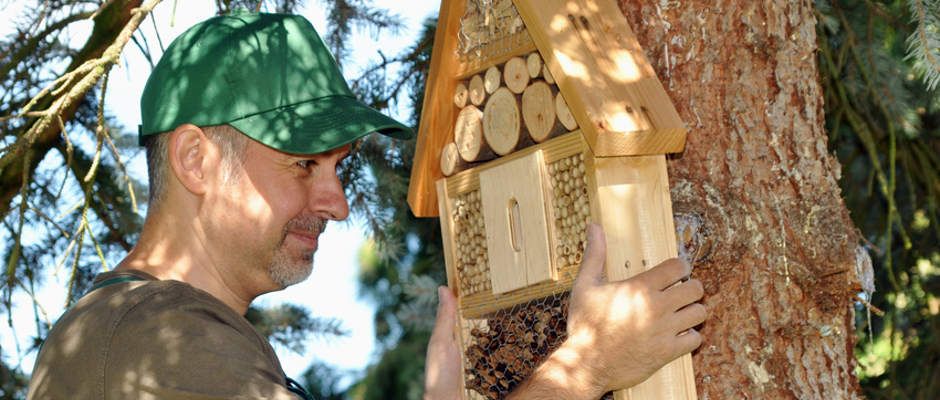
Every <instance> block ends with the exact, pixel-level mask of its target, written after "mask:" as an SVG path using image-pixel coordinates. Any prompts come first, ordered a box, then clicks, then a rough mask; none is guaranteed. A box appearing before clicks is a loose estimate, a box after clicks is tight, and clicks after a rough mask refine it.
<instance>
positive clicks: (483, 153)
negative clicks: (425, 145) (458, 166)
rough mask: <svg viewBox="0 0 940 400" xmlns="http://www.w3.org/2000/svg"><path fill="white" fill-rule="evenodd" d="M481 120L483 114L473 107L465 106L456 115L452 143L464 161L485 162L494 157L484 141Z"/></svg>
mask: <svg viewBox="0 0 940 400" xmlns="http://www.w3.org/2000/svg"><path fill="white" fill-rule="evenodd" d="M482 120H483V112H481V111H480V109H479V108H476V107H475V106H466V107H464V108H463V110H460V114H458V115H457V124H456V126H455V127H454V142H455V143H456V145H457V153H458V154H460V158H462V159H463V160H464V161H467V162H473V161H485V160H490V159H492V158H493V157H494V156H495V155H494V154H493V151H492V150H490V147H489V146H487V144H486V141H485V140H484V137H483V126H482Z"/></svg>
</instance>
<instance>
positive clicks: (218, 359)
mask: <svg viewBox="0 0 940 400" xmlns="http://www.w3.org/2000/svg"><path fill="white" fill-rule="evenodd" d="M155 296H156V297H157V298H156V299H153V300H154V301H147V302H143V303H141V304H140V305H138V306H136V307H134V308H133V309H131V310H130V311H128V312H127V314H126V315H125V316H123V317H121V318H119V319H118V322H117V323H116V326H115V328H114V330H113V336H112V338H111V343H110V345H109V346H106V348H105V349H104V350H103V351H107V352H108V354H106V355H105V356H104V357H103V358H104V359H105V360H106V362H105V368H104V374H105V376H104V379H103V380H102V382H103V385H104V388H103V392H104V393H105V397H106V399H108V400H113V399H140V400H149V399H174V400H176V399H178V400H197V399H198V400H209V399H239V400H249V399H251V400H254V399H277V400H282V399H283V400H297V399H299V397H297V396H296V395H294V394H293V393H291V392H290V391H289V390H288V389H287V387H286V380H285V377H284V375H283V372H282V371H281V369H280V365H279V364H278V362H277V359H276V356H274V355H273V352H271V351H266V347H265V346H268V345H267V344H266V342H265V343H263V344H262V343H259V340H263V338H261V337H260V336H259V335H258V334H257V333H255V332H254V331H253V330H252V329H251V327H250V325H248V324H247V322H245V321H244V320H242V321H238V320H234V319H233V317H235V318H238V316H237V315H235V313H234V312H231V311H230V310H221V309H219V304H212V303H211V302H206V301H204V299H202V298H200V296H196V295H193V294H192V293H172V292H168V293H160V294H158V295H155ZM222 306H223V307H224V305H222ZM246 328H247V329H249V330H250V331H246ZM267 349H268V350H270V347H267Z"/></svg>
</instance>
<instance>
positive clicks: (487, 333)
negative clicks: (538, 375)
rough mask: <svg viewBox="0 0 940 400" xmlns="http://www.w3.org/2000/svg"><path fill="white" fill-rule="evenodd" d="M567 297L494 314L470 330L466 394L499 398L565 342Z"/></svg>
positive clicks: (465, 366)
mask: <svg viewBox="0 0 940 400" xmlns="http://www.w3.org/2000/svg"><path fill="white" fill-rule="evenodd" d="M568 297H569V293H568V292H563V293H559V294H555V295H551V296H549V297H546V298H542V299H538V300H534V301H530V302H527V303H523V304H519V305H515V306H513V307H511V308H510V309H507V310H502V311H499V312H496V313H495V315H493V316H492V317H490V318H487V320H486V326H484V327H481V326H479V325H478V324H476V326H474V327H473V328H471V329H470V340H469V345H468V346H467V347H466V348H465V350H464V360H465V365H464V368H465V369H466V370H465V374H464V378H465V383H466V388H467V389H468V390H472V391H474V392H477V393H478V394H480V395H482V396H483V397H484V398H486V399H503V398H505V397H506V395H507V394H508V393H509V392H510V391H512V390H513V389H514V388H515V387H516V386H518V385H519V384H520V383H522V381H523V380H525V378H527V377H528V376H529V375H531V374H532V372H533V371H534V370H535V368H536V367H538V365H539V364H541V363H542V362H543V361H544V360H545V359H546V358H547V357H548V356H549V355H550V354H551V353H552V352H553V351H555V350H556V349H557V348H558V347H559V346H561V344H562V342H564V340H565V338H566V337H567V334H566V330H565V328H566V324H567V320H566V316H567V315H568Z"/></svg>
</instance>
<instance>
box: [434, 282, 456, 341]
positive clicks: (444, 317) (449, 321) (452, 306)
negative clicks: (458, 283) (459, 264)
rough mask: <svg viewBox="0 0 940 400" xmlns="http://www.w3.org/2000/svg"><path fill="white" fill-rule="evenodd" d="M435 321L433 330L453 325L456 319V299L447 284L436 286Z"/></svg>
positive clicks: (448, 327) (450, 327)
mask: <svg viewBox="0 0 940 400" xmlns="http://www.w3.org/2000/svg"><path fill="white" fill-rule="evenodd" d="M437 297H438V301H439V303H438V305H437V321H436V322H435V324H434V331H435V332H436V331H438V330H441V329H450V330H452V329H453V327H454V323H455V322H456V319H457V299H455V298H454V293H453V292H451V291H450V289H449V288H448V287H447V286H440V287H438V288H437Z"/></svg>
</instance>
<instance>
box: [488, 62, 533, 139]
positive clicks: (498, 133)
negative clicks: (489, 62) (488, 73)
mask: <svg viewBox="0 0 940 400" xmlns="http://www.w3.org/2000/svg"><path fill="white" fill-rule="evenodd" d="M526 78H528V75H526ZM517 101H518V100H516V96H515V95H513V94H512V92H510V91H509V89H507V88H505V87H501V88H499V89H497V90H496V92H494V93H493V95H492V96H490V99H489V101H487V102H486V107H485V108H484V109H483V136H484V137H485V138H486V143H487V144H489V147H490V148H491V149H493V151H494V152H496V154H499V155H501V156H503V155H506V154H509V153H511V152H512V151H513V150H515V149H516V147H517V146H518V145H519V143H520V142H521V140H520V137H521V136H522V135H521V124H520V118H519V104H518V102H517Z"/></svg>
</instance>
